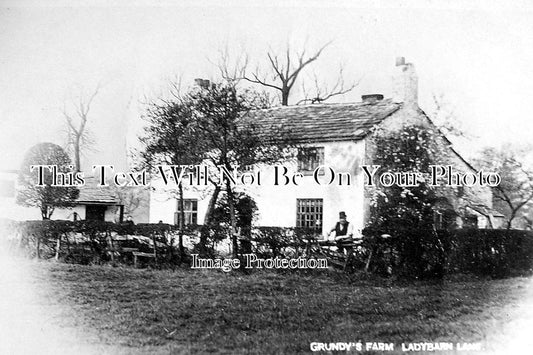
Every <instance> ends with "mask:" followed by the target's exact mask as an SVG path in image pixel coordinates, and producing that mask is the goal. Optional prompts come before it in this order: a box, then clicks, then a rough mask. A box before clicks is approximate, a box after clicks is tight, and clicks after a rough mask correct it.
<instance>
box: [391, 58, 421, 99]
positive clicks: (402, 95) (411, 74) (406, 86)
mask: <svg viewBox="0 0 533 355" xmlns="http://www.w3.org/2000/svg"><path fill="white" fill-rule="evenodd" d="M395 69H396V73H395V74H394V78H393V95H392V97H393V100H394V101H395V102H401V103H403V106H404V107H406V108H412V109H416V108H418V76H417V75H416V72H415V67H414V65H413V64H412V63H405V58H404V57H398V58H396V68H395Z"/></svg>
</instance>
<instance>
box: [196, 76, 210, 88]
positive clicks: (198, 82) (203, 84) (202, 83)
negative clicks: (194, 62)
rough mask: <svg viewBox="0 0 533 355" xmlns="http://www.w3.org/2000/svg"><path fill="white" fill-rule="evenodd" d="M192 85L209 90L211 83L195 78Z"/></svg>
mask: <svg viewBox="0 0 533 355" xmlns="http://www.w3.org/2000/svg"><path fill="white" fill-rule="evenodd" d="M194 83H195V84H196V85H198V86H199V87H200V88H202V89H209V87H210V86H211V82H210V81H209V80H207V79H201V78H197V79H194Z"/></svg>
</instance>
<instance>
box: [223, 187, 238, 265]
mask: <svg viewBox="0 0 533 355" xmlns="http://www.w3.org/2000/svg"><path fill="white" fill-rule="evenodd" d="M226 195H227V198H228V204H229V219H230V234H231V243H232V246H233V248H232V249H233V257H234V258H237V257H238V255H239V244H238V241H237V231H236V223H235V201H234V197H233V191H232V189H231V184H230V182H229V180H226Z"/></svg>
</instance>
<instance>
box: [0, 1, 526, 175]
mask: <svg viewBox="0 0 533 355" xmlns="http://www.w3.org/2000/svg"><path fill="white" fill-rule="evenodd" d="M109 3H112V4H113V6H111V5H108V4H109ZM0 4H1V5H0V120H1V124H2V130H1V133H0V151H1V152H2V159H3V163H4V167H5V168H8V169H12V168H17V167H18V165H19V164H20V161H21V159H22V156H23V154H24V152H25V150H26V149H28V148H29V147H30V146H31V145H33V144H35V143H38V142H41V141H51V142H55V143H58V144H60V145H64V143H65V139H64V134H63V128H64V125H65V124H64V118H63V116H62V113H61V110H62V108H63V106H64V105H65V104H67V105H68V104H69V102H71V101H72V99H76V98H77V97H79V95H80V94H81V95H85V96H87V95H89V94H90V93H91V92H92V91H94V89H95V88H96V87H97V85H99V84H100V91H99V93H98V95H97V96H96V97H95V99H94V102H93V106H92V110H91V112H90V114H89V117H90V121H89V127H90V129H91V131H92V133H93V134H94V138H95V140H96V142H97V145H96V151H95V152H91V153H89V154H88V155H87V156H86V157H85V158H84V169H85V170H87V169H88V166H89V165H90V164H102V163H112V164H115V165H117V166H118V167H119V168H121V169H125V168H126V159H125V151H126V146H127V137H129V138H128V140H129V144H130V145H131V143H132V141H133V139H132V137H134V136H135V134H136V131H137V129H138V128H139V127H140V122H141V121H140V115H141V114H142V112H143V104H142V102H143V98H144V97H156V96H157V95H159V94H161V93H164V92H165V90H166V89H165V85H166V83H167V81H168V80H170V79H171V78H173V77H175V76H182V80H183V83H185V84H189V83H192V81H193V79H194V78H197V77H203V78H211V79H216V78H217V74H218V72H217V69H216V67H215V66H214V65H213V64H212V63H211V61H210V59H211V60H216V58H217V52H218V50H220V49H222V48H224V47H225V46H227V47H228V48H229V49H230V52H231V53H232V54H235V55H237V54H238V53H240V52H241V51H244V52H246V53H248V54H249V55H250V61H251V62H256V61H260V60H264V59H265V53H266V51H267V50H268V49H269V48H273V49H274V50H276V49H280V48H283V47H284V46H285V45H286V44H287V43H290V44H291V47H292V48H295V49H300V48H303V47H304V46H305V47H307V48H308V50H310V51H311V50H313V49H316V48H319V47H320V46H321V45H322V44H324V43H326V42H328V41H330V40H333V43H332V44H331V45H330V46H329V47H328V48H327V49H326V51H325V52H324V54H323V56H322V57H321V59H320V61H319V62H318V63H317V65H315V66H313V67H312V68H311V70H310V72H309V74H313V73H316V74H317V75H318V76H319V77H320V78H322V79H323V80H324V81H326V82H328V81H331V80H332V78H333V77H334V76H335V75H336V73H337V71H338V68H339V65H340V64H341V63H342V64H344V75H345V80H346V81H352V80H359V79H360V78H362V79H361V81H360V83H359V85H358V87H357V88H356V89H355V90H354V91H353V92H351V93H350V94H349V95H347V96H346V97H344V98H342V99H339V100H341V101H360V95H361V94H365V93H383V94H385V96H388V95H390V92H391V75H392V72H393V69H394V62H395V57H397V56H404V57H406V60H407V61H408V62H412V63H414V65H415V67H416V70H417V73H418V76H419V96H420V106H421V107H422V109H424V110H426V112H428V113H431V112H432V111H433V109H434V107H433V105H432V99H431V98H432V95H433V94H436V95H443V97H444V98H445V101H446V102H447V104H448V107H450V108H452V109H453V111H454V112H455V114H456V116H457V119H458V120H459V121H460V122H461V124H462V126H463V128H464V129H465V130H467V131H469V132H470V133H471V134H473V135H474V137H473V138H472V139H471V141H470V142H469V144H468V145H464V143H463V147H462V149H463V150H464V151H467V152H466V153H467V154H469V152H468V150H470V151H475V150H477V149H479V148H480V147H481V146H483V145H500V144H502V143H505V142H509V141H517V142H529V137H530V136H531V134H532V133H533V117H532V115H531V108H530V106H531V102H532V98H533V13H532V10H533V6H532V5H531V4H532V3H531V2H514V3H509V2H508V3H504V2H490V1H483V2H473V1H468V2H466V1H464V2H463V1H450V2H446V1H439V2H436V1H410V2H402V1H396V2H395V1H386V2H380V1H363V2H357V5H354V4H351V3H350V2H331V1H328V2H326V1H324V2H308V1H306V2H300V1H292V2H284V3H279V4H276V3H275V2H266V1H265V2H250V1H247V2H244V1H243V2H238V1H233V2H228V3H227V5H224V6H222V5H217V4H216V3H215V2H203V3H202V2H174V3H171V2H165V1H154V2H151V3H150V2H148V1H129V2H127V1H124V2H119V1H114V2H109V1H107V2H104V1H84V2H67V1H53V2H52V1H50V2H44V1H39V2H37V1H2V0H0ZM75 4H84V6H73V5H75ZM104 4H106V5H104ZM151 4H157V6H149V5H151ZM176 4H179V5H176ZM283 4H285V5H283ZM297 94H298V93H296V95H294V99H296V98H297V96H298V95H297ZM339 100H337V101H339ZM67 109H69V107H68V106H67Z"/></svg>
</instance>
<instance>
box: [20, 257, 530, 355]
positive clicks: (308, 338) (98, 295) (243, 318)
mask: <svg viewBox="0 0 533 355" xmlns="http://www.w3.org/2000/svg"><path fill="white" fill-rule="evenodd" d="M29 270H30V271H29V274H30V275H31V283H32V285H33V287H34V289H36V290H38V294H39V297H40V299H41V300H46V301H45V302H44V303H45V304H46V306H47V307H51V309H53V310H54V312H55V313H54V316H53V322H54V324H57V325H58V326H60V327H66V328H70V329H76V330H78V335H79V336H80V337H81V338H80V339H84V341H87V342H88V343H92V344H94V345H96V344H99V345H100V348H99V349H100V350H98V352H99V353H124V354H144V353H146V354H169V353H171V354H174V353H228V354H234V353H257V354H274V353H279V354H294V353H308V352H310V348H309V344H310V343H311V342H316V341H318V342H328V343H329V342H350V341H351V342H356V341H363V342H366V341H382V342H394V343H396V344H397V347H398V346H399V345H398V344H400V343H402V342H409V341H416V342H420V341H430V342H436V341H447V342H456V341H460V342H482V343H483V347H484V348H485V349H486V350H490V349H493V348H494V347H495V346H498V345H499V344H498V342H501V341H503V340H502V339H508V337H509V334H507V335H505V334H504V333H505V332H504V330H505V329H507V326H508V324H509V323H510V321H511V320H516V319H517V318H519V317H520V316H521V314H522V316H524V315H523V313H522V312H521V307H522V306H521V304H522V303H523V300H524V299H525V298H526V293H527V292H529V284H530V283H531V280H530V279H528V278H513V279H506V280H475V279H471V278H464V277H463V278H462V279H461V278H456V279H455V280H445V281H443V282H439V283H428V282H409V283H399V282H397V281H392V280H388V279H375V278H370V277H368V276H365V275H362V274H361V275H355V276H353V277H351V278H349V277H347V276H345V275H342V274H339V273H336V272H333V271H326V272H322V273H312V274H305V273H284V274H282V273H276V272H255V273H253V274H250V275H245V274H241V273H237V272H232V273H228V274H226V273H222V272H216V271H198V270H188V269H187V270H178V271H150V270H135V269H131V268H113V267H109V266H80V265H67V264H58V263H51V262H38V263H31V264H30V265H29ZM505 336H507V338H505ZM502 337H503V338H502ZM365 353H366V354H370V353H371V352H365ZM463 354H464V353H463Z"/></svg>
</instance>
